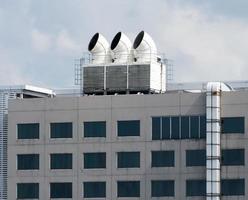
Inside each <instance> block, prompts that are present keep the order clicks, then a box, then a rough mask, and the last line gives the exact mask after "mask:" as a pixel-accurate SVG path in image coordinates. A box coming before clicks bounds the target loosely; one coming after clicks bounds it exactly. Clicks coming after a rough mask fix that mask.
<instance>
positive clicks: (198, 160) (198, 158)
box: [186, 149, 206, 167]
mask: <svg viewBox="0 0 248 200" xmlns="http://www.w3.org/2000/svg"><path fill="white" fill-rule="evenodd" d="M186 166H187V167H191V166H206V150H205V149H200V150H198V149H197V150H186Z"/></svg>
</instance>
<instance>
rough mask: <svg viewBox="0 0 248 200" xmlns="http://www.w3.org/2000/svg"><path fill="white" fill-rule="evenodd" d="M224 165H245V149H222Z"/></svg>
mask: <svg viewBox="0 0 248 200" xmlns="http://www.w3.org/2000/svg"><path fill="white" fill-rule="evenodd" d="M221 164H222V165H227V166H228V165H229V166H230V165H245V150H244V149H225V150H222V162H221Z"/></svg>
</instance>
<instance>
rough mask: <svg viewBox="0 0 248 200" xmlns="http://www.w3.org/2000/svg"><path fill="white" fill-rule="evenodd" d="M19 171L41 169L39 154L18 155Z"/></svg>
mask: <svg viewBox="0 0 248 200" xmlns="http://www.w3.org/2000/svg"><path fill="white" fill-rule="evenodd" d="M17 169H18V170H34V169H39V154H22V155H17Z"/></svg>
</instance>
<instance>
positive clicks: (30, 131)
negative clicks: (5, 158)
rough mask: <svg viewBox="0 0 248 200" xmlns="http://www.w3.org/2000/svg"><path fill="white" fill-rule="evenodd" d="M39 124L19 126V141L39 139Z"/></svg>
mask: <svg viewBox="0 0 248 200" xmlns="http://www.w3.org/2000/svg"><path fill="white" fill-rule="evenodd" d="M39 126H40V125H39V123H29V124H17V138H18V139H39Z"/></svg>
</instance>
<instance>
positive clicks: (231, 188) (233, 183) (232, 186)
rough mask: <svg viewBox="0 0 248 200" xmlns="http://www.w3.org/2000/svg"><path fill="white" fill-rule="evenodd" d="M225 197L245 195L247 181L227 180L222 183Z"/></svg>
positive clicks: (222, 191)
mask: <svg viewBox="0 0 248 200" xmlns="http://www.w3.org/2000/svg"><path fill="white" fill-rule="evenodd" d="M221 193H222V195H223V196H234V195H245V179H225V180H222V181H221Z"/></svg>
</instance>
